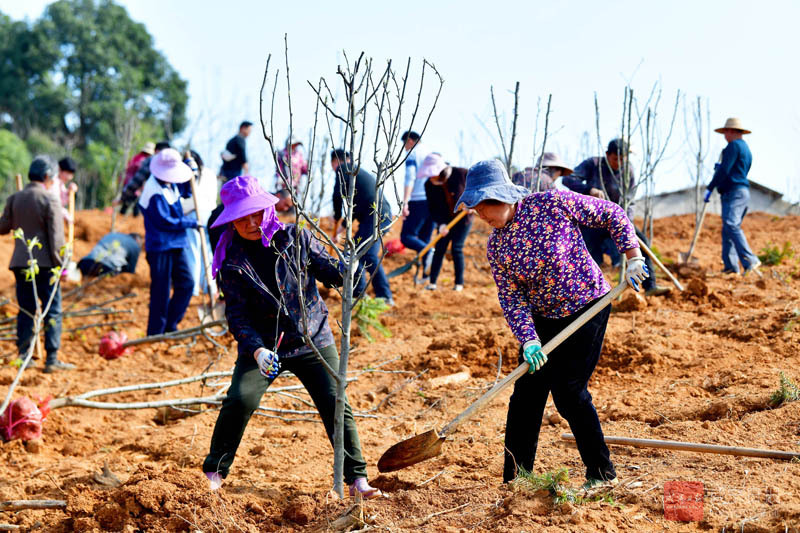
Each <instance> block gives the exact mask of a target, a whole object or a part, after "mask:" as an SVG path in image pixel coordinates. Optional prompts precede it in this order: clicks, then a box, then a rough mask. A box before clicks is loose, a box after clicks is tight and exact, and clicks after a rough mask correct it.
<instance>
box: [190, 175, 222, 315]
mask: <svg viewBox="0 0 800 533" xmlns="http://www.w3.org/2000/svg"><path fill="white" fill-rule="evenodd" d="M189 185H190V186H191V188H192V198H193V199H194V212H195V213H197V215H198V218H197V220H198V224H199V220H200V217H199V215H200V213H199V211H198V210H197V205H198V204H199V203H200V199H199V198H198V196H197V181H196V180H195V179H194V172H192V177H191V178H189ZM197 231H199V232H200V255H202V256H203V272H204V273H205V276H206V284H207V285H208V297H209V299H210V301H211V309H210V310H209V312H211V313H213V312H214V306H215V305H216V304H217V295H216V294H214V291H213V290H212V286H213V283H214V278H212V277H211V259H210V258H209V254H208V248H207V247H206V232H205V230H204V229H203V227H202V226H198V228H197Z"/></svg>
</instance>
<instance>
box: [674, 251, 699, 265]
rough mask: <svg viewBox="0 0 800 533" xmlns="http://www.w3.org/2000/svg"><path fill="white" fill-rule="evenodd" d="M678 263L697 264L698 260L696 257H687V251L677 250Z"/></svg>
mask: <svg viewBox="0 0 800 533" xmlns="http://www.w3.org/2000/svg"><path fill="white" fill-rule="evenodd" d="M678 263H679V264H682V265H687V264H688V265H699V264H700V261H699V260H698V259H697V258H696V257H689V253H688V252H678Z"/></svg>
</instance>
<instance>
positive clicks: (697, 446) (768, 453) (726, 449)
mask: <svg viewBox="0 0 800 533" xmlns="http://www.w3.org/2000/svg"><path fill="white" fill-rule="evenodd" d="M561 439H562V440H566V441H570V442H574V441H575V437H574V436H573V435H572V433H563V434H562V435H561ZM605 441H606V444H618V445H621V446H634V447H636V448H662V449H665V450H678V451H683V452H701V453H718V454H722V455H738V456H743V457H761V458H765V459H785V460H792V459H800V452H784V451H781V450H765V449H761V448H741V447H739V446H720V445H717V444H701V443H696V442H679V441H675V440H657V439H634V438H632V437H612V436H610V435H606V436H605Z"/></svg>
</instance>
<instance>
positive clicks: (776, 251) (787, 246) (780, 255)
mask: <svg viewBox="0 0 800 533" xmlns="http://www.w3.org/2000/svg"><path fill="white" fill-rule="evenodd" d="M792 257H794V249H793V248H792V243H790V242H789V241H786V242H785V243H783V248H778V246H777V245H774V244H772V243H769V244H767V245H766V246H765V247H764V248H762V249H761V253H760V254H758V258H759V259H760V260H761V262H762V263H764V264H765V265H770V266H774V265H780V264H781V263H783V261H784V260H786V259H791V258H792Z"/></svg>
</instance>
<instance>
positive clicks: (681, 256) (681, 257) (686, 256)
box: [678, 202, 708, 263]
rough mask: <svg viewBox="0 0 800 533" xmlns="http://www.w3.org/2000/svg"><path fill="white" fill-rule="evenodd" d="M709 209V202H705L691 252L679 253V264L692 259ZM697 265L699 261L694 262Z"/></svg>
mask: <svg viewBox="0 0 800 533" xmlns="http://www.w3.org/2000/svg"><path fill="white" fill-rule="evenodd" d="M707 207H708V202H703V210H702V211H700V220H699V221H698V222H697V227H696V228H695V229H694V237H692V244H690V245H689V251H688V252H686V253H684V252H678V262H679V263H688V262H689V261H691V259H692V253H693V252H694V245H695V244H697V237H699V236H700V230H701V229H702V228H703V221H704V220H705V218H706V208H707ZM694 262H695V263H697V259H695V260H694Z"/></svg>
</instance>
